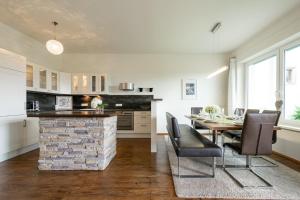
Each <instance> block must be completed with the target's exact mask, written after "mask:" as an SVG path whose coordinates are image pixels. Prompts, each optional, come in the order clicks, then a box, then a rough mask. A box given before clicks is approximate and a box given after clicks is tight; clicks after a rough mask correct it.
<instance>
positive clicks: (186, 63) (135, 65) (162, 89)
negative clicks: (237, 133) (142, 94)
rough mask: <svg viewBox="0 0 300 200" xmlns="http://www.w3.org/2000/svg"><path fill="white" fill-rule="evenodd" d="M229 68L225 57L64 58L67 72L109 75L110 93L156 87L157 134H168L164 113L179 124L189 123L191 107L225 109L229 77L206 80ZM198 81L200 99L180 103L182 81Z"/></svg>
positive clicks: (127, 56)
mask: <svg viewBox="0 0 300 200" xmlns="http://www.w3.org/2000/svg"><path fill="white" fill-rule="evenodd" d="M225 64H226V65H227V64H228V56H226V55H209V54H205V55H154V54H98V55H97V54H64V57H63V70H64V71H66V72H101V73H102V72H106V73H108V74H109V79H110V85H111V86H112V87H111V88H110V89H111V91H112V92H113V93H120V92H119V91H118V90H116V89H115V88H116V87H117V86H118V84H119V83H120V82H124V81H128V82H133V83H135V87H153V88H154V95H155V97H157V98H163V101H162V102H161V103H159V104H158V120H157V121H158V133H162V132H166V129H165V126H166V123H165V113H166V112H167V111H168V112H171V113H173V114H174V115H175V116H176V117H177V118H178V120H179V122H180V123H190V122H189V121H188V120H186V119H185V117H184V115H185V114H189V113H190V108H191V106H204V105H206V104H218V105H220V106H222V107H226V100H227V73H226V72H225V73H223V74H221V75H219V76H217V77H215V78H212V79H210V80H207V79H206V76H207V75H208V74H209V73H211V72H213V71H215V70H216V69H218V68H219V67H221V66H224V65H225ZM184 78H192V79H197V80H198V99H197V100H182V99H181V80H182V79H184Z"/></svg>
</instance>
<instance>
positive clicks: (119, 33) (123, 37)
mask: <svg viewBox="0 0 300 200" xmlns="http://www.w3.org/2000/svg"><path fill="white" fill-rule="evenodd" d="M299 3H300V0H51V1H50V0H0V18H1V21H2V22H3V23H5V24H7V25H9V26H11V27H13V28H15V29H17V30H19V31H21V32H24V33H26V34H28V35H30V36H32V37H33V38H36V39H37V40H39V41H41V42H43V43H44V42H46V40H47V39H49V38H52V36H53V32H52V31H53V27H52V26H51V24H50V22H51V21H53V20H56V21H58V22H59V26H58V28H57V38H58V40H60V41H61V42H62V43H63V44H64V46H65V49H66V52H68V53H210V52H229V51H232V50H234V49H235V48H237V47H238V46H239V45H241V44H242V43H243V42H245V41H247V39H249V38H250V37H252V36H254V34H255V33H257V32H259V31H261V30H262V29H263V28H265V27H266V26H267V25H269V24H270V23H271V22H273V21H274V20H276V19H278V18H279V17H281V16H283V15H284V14H286V13H287V12H288V11H290V10H291V9H292V8H294V7H295V6H298V5H300V4H299ZM218 21H220V22H222V27H221V29H220V30H219V31H218V32H217V34H216V35H214V36H213V35H212V34H211V33H210V32H209V30H210V29H211V27H212V26H213V24H214V23H216V22H218Z"/></svg>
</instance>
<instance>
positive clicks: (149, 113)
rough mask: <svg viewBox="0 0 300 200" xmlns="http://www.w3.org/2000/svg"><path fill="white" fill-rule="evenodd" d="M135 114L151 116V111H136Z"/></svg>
mask: <svg viewBox="0 0 300 200" xmlns="http://www.w3.org/2000/svg"><path fill="white" fill-rule="evenodd" d="M134 116H151V112H150V111H134Z"/></svg>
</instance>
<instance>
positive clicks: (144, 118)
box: [134, 115, 151, 124]
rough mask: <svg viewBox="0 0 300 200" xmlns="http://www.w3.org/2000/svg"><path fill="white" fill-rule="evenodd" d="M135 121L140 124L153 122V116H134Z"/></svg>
mask: <svg viewBox="0 0 300 200" xmlns="http://www.w3.org/2000/svg"><path fill="white" fill-rule="evenodd" d="M134 123H138V124H150V123H151V116H147V115H145V116H136V115H135V116H134Z"/></svg>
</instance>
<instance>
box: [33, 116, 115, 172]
mask: <svg viewBox="0 0 300 200" xmlns="http://www.w3.org/2000/svg"><path fill="white" fill-rule="evenodd" d="M30 117H39V119H40V122H39V124H40V141H39V146H40V155H39V160H38V168H39V169H40V170H104V169H105V168H106V167H107V166H108V164H109V163H110V161H111V160H112V159H113V158H114V156H115V155H116V143H117V142H116V127H117V117H116V116H114V115H110V114H100V113H97V112H94V111H61V112H46V113H37V114H31V115H30Z"/></svg>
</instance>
